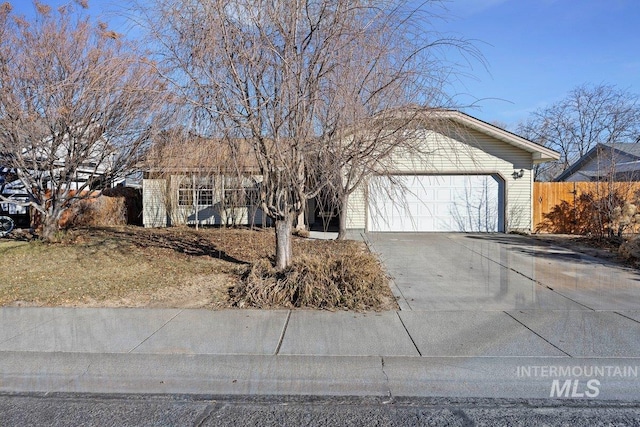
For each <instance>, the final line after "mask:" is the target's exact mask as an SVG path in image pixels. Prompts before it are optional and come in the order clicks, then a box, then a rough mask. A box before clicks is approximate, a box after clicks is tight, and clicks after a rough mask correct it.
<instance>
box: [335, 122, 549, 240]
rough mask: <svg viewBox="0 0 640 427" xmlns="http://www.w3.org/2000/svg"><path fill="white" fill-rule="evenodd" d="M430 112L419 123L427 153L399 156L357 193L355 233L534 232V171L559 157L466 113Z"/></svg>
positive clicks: (352, 217) (350, 210) (416, 133)
mask: <svg viewBox="0 0 640 427" xmlns="http://www.w3.org/2000/svg"><path fill="white" fill-rule="evenodd" d="M427 114H428V116H425V120H424V122H422V123H421V122H420V120H413V121H412V123H413V125H415V126H416V127H417V128H416V129H412V130H411V135H413V136H412V137H413V138H415V140H414V141H415V143H414V144H413V145H414V147H415V146H417V147H419V149H414V150H413V151H412V152H403V151H401V150H397V151H396V152H394V153H393V155H392V156H391V158H390V159H388V161H387V163H386V165H385V169H384V171H380V172H379V173H378V175H377V176H374V177H372V178H370V179H369V181H368V182H366V183H364V184H362V185H361V186H360V187H358V188H357V189H356V191H354V192H353V193H352V194H351V196H350V198H349V201H348V205H347V217H346V223H347V228H348V229H357V230H364V231H373V232H404V231H406V232H440V231H442V232H445V231H446V232H451V231H460V232H510V231H520V232H531V228H532V216H533V202H534V201H533V200H532V197H533V171H534V166H535V165H536V164H538V163H543V162H548V161H553V160H557V159H558V158H559V153H557V152H555V151H553V150H550V149H548V148H546V147H543V146H541V145H539V144H536V143H534V142H531V141H529V140H527V139H524V138H522V137H520V136H518V135H515V134H513V133H511V132H508V131H506V130H504V129H501V128H499V127H496V126H493V125H491V124H489V123H486V122H483V121H481V120H478V119H476V118H474V117H471V116H469V115H467V114H464V113H461V112H459V111H435V112H434V111H430V112H428V113H427ZM416 153H420V154H416Z"/></svg>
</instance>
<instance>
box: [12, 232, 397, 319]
mask: <svg viewBox="0 0 640 427" xmlns="http://www.w3.org/2000/svg"><path fill="white" fill-rule="evenodd" d="M352 245H360V244H359V243H356V242H350V243H349V244H347V245H345V244H343V242H335V241H320V240H311V239H305V238H301V237H294V238H293V254H294V259H296V260H300V259H304V258H305V257H311V259H312V260H315V261H310V262H311V263H314V262H315V263H316V264H318V263H320V264H322V263H323V262H324V261H325V260H326V257H327V256H328V255H329V254H331V255H332V256H333V257H337V258H341V257H343V258H349V253H348V252H344V251H342V249H341V247H343V248H346V247H351V248H353V246H352ZM274 246H275V236H274V233H273V230H270V229H259V230H249V229H203V230H194V229H192V228H187V227H182V228H167V229H145V228H141V227H135V226H121V227H112V228H87V229H76V230H72V231H70V232H69V233H67V234H66V235H65V236H64V237H63V238H62V239H61V241H60V242H58V243H53V244H44V243H41V242H38V241H17V240H11V239H6V238H5V239H0V259H2V263H3V272H2V276H1V277H2V280H1V281H0V305H5V306H67V307H167V308H212V309H217V308H225V307H232V306H236V307H241V306H250V305H248V304H238V303H237V302H238V300H237V295H238V294H237V292H233V291H231V290H232V289H233V288H235V286H237V285H238V284H239V283H241V281H242V278H243V277H246V275H247V271H249V270H250V269H251V268H252V265H253V264H254V263H262V264H264V263H265V262H266V263H267V264H268V263H270V262H271V261H273V257H272V254H273V253H274ZM360 248H361V249H362V248H364V246H362V245H361V246H360ZM361 249H358V250H361ZM368 255H369V256H371V257H373V255H371V254H368ZM373 259H374V260H375V258H373ZM375 262H376V264H377V261H375ZM356 270H357V265H355V266H354V274H355V273H357V271H356ZM368 274H369V273H368ZM378 274H379V277H378V279H379V280H381V281H382V283H384V286H383V287H382V288H381V289H379V288H376V292H377V291H379V292H380V300H379V302H378V303H376V304H364V305H363V304H359V305H357V306H349V305H348V304H343V303H341V304H338V305H335V306H331V307H329V306H326V305H322V304H317V305H309V304H307V305H301V306H304V307H317V308H332V309H340V308H359V309H365V308H366V309H375V310H383V309H393V308H396V307H397V305H396V303H395V299H394V298H393V296H392V295H391V292H390V291H389V288H388V286H387V285H386V278H385V277H384V273H383V272H382V270H381V269H379V273H378ZM230 291H231V292H230ZM230 294H233V295H234V296H235V299H232V298H230ZM251 306H256V305H251ZM260 306H261V307H262V308H270V307H276V306H278V307H280V306H281V305H278V304H275V303H274V304H272V305H270V304H262V305H260Z"/></svg>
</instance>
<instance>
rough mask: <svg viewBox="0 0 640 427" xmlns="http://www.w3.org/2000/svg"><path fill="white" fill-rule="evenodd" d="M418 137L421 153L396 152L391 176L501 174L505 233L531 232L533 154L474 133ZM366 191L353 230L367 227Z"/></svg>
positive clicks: (353, 213)
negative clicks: (520, 173) (519, 173)
mask: <svg viewBox="0 0 640 427" xmlns="http://www.w3.org/2000/svg"><path fill="white" fill-rule="evenodd" d="M419 138H420V139H419V147H420V150H419V153H420V154H414V153H412V152H408V151H405V152H397V153H396V154H395V155H394V156H393V157H392V159H390V162H389V167H388V171H389V172H390V173H391V174H465V173H466V174H498V175H500V176H501V177H502V178H503V179H504V181H505V187H506V195H505V210H506V212H505V222H506V224H505V228H506V230H507V231H510V230H522V231H530V230H531V218H532V205H531V197H532V194H531V191H532V190H531V189H532V173H531V169H532V156H531V153H528V152H526V151H524V150H521V149H519V148H516V147H514V146H512V145H510V144H507V143H505V142H502V141H499V140H497V139H495V138H492V137H489V136H487V135H485V134H482V133H480V132H477V131H473V130H469V131H464V132H461V131H458V132H456V135H452V134H446V135H445V134H443V133H437V132H433V131H425V132H424V133H423V134H422V135H420V136H419ZM416 151H417V150H416ZM520 169H523V170H524V176H523V177H522V178H518V179H514V178H513V177H512V173H513V172H514V171H519V170H520ZM364 191H365V190H364V189H362V190H360V194H361V199H358V198H356V197H354V199H355V200H354V203H353V204H352V206H351V207H352V209H350V210H349V216H348V217H347V224H348V226H349V227H350V228H367V225H366V217H367V215H366V213H367V212H366V209H367V203H366V200H365V198H364Z"/></svg>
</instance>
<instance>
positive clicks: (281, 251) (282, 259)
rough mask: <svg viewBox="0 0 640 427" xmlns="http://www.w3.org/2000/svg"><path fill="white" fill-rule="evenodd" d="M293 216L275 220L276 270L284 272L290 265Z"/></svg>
mask: <svg viewBox="0 0 640 427" xmlns="http://www.w3.org/2000/svg"><path fill="white" fill-rule="evenodd" d="M292 225H293V216H292V215H287V216H286V217H285V219H279V220H276V269H277V270H284V269H285V268H287V267H288V266H289V265H290V264H291V227H292Z"/></svg>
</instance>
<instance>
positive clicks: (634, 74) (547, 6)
mask: <svg viewBox="0 0 640 427" xmlns="http://www.w3.org/2000/svg"><path fill="white" fill-rule="evenodd" d="M10 2H11V3H12V4H13V5H14V7H15V8H16V10H17V11H19V12H22V13H30V12H31V10H32V9H33V7H32V5H31V1H30V0H10ZM43 2H44V3H48V4H51V5H60V4H65V3H67V1H60V0H48V1H47V0H44V1H43ZM118 3H121V2H118V1H115V0H89V5H90V13H91V14H92V15H94V16H95V15H101V14H103V13H105V11H109V10H114V9H115V7H114V5H117V4H118ZM445 5H446V7H447V8H448V10H449V12H447V13H446V14H445V15H446V16H447V17H448V19H447V21H439V20H437V21H434V26H435V28H434V29H435V30H436V31H439V32H441V33H452V34H455V35H458V36H460V37H465V38H467V39H473V40H476V42H475V44H476V46H477V47H478V48H479V49H480V51H481V52H482V53H483V55H484V57H485V58H486V61H487V68H488V69H485V68H484V67H483V66H482V65H480V64H478V63H474V64H473V68H472V69H467V70H466V71H467V73H468V74H470V77H465V78H463V79H461V81H460V82H457V83H456V84H455V85H454V86H453V87H452V88H451V90H450V94H455V95H456V100H457V102H458V103H459V104H460V105H470V104H474V107H473V108H468V109H466V111H467V112H468V113H470V114H472V115H474V116H476V117H478V118H480V119H482V120H485V121H488V122H494V121H499V122H502V123H505V124H507V125H509V128H510V129H513V128H514V127H515V125H516V124H517V123H518V122H519V121H521V120H524V119H526V118H527V116H528V115H529V114H530V113H531V112H532V111H534V110H536V109H537V108H541V107H544V106H545V105H548V104H550V103H553V102H555V101H558V100H559V99H561V98H563V97H564V96H565V95H566V93H567V92H568V91H570V90H571V89H572V88H574V87H575V86H577V85H580V84H583V83H592V84H599V83H608V84H614V85H617V86H618V88H620V89H628V90H629V91H631V92H634V93H640V0H450V1H446V2H445ZM107 16H108V15H107ZM112 18H113V17H112ZM116 27H117V26H116ZM116 29H117V28H116Z"/></svg>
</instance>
